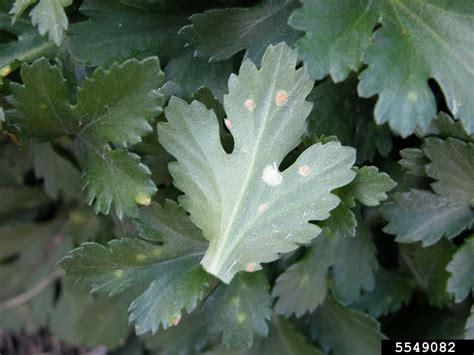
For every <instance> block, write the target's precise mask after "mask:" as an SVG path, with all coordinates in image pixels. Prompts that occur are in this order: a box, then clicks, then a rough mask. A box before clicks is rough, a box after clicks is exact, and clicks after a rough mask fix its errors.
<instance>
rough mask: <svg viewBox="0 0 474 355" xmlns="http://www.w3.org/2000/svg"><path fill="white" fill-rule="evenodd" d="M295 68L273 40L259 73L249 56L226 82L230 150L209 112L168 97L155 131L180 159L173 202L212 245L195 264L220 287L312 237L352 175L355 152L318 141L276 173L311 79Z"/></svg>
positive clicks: (293, 138) (294, 140) (302, 113)
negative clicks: (180, 193)
mask: <svg viewBox="0 0 474 355" xmlns="http://www.w3.org/2000/svg"><path fill="white" fill-rule="evenodd" d="M295 65H296V56H295V54H294V52H292V51H291V50H290V49H289V48H288V47H287V46H286V45H284V44H279V45H277V46H270V47H269V49H268V50H267V52H266V53H265V55H264V57H263V60H262V66H261V69H260V70H258V69H257V68H256V67H255V66H254V64H253V63H251V62H250V61H248V60H247V61H245V62H244V63H243V65H242V67H241V69H240V73H239V76H231V78H230V80H229V94H228V95H226V96H225V98H224V107H225V110H226V113H227V116H228V118H227V120H226V121H225V122H226V125H227V127H230V128H229V129H230V132H231V133H232V135H233V137H234V142H235V146H234V150H233V152H232V153H231V154H227V153H226V152H225V151H224V149H223V147H222V145H221V142H220V137H219V125H218V122H217V120H216V116H215V114H214V113H213V112H211V111H208V110H207V109H206V108H205V107H204V106H203V105H202V104H201V103H199V102H196V101H195V102H193V103H192V104H191V105H188V104H186V103H185V102H184V101H182V100H179V99H177V98H172V99H171V101H170V104H169V106H168V107H167V109H166V112H165V113H166V117H167V120H168V122H167V123H159V125H158V135H159V140H160V142H161V144H162V145H163V146H164V147H165V148H166V149H167V150H168V151H169V152H170V153H171V154H172V155H173V156H174V157H175V158H176V159H177V160H178V162H177V163H171V164H170V172H171V174H172V176H173V178H174V183H175V185H176V187H178V188H179V189H180V190H182V191H183V192H184V193H185V195H184V196H183V197H182V198H181V199H180V203H181V204H182V205H183V206H184V208H185V209H186V210H187V211H188V212H189V213H190V214H191V218H192V220H193V222H194V223H195V224H196V225H197V226H198V227H199V228H201V229H202V230H203V234H204V237H205V238H206V239H208V240H209V241H210V245H209V248H208V250H207V252H206V254H205V256H204V258H203V260H202V261H201V263H202V265H203V266H204V268H205V269H206V270H207V271H208V272H210V273H211V274H213V275H215V276H217V277H218V278H220V279H221V280H222V281H224V282H226V283H229V282H230V281H231V280H232V278H233V276H234V275H235V274H236V273H237V272H238V271H241V270H247V271H256V270H258V269H260V268H261V266H260V263H262V262H270V261H273V260H275V259H277V258H278V254H279V253H284V252H289V251H291V250H294V249H295V248H297V244H298V243H307V242H309V240H311V239H312V238H314V237H315V236H316V235H317V234H318V233H319V230H320V229H319V227H317V226H315V225H314V224H310V223H308V222H309V221H313V220H324V219H326V218H327V217H329V211H330V210H332V209H334V208H335V207H336V206H337V205H338V203H339V199H338V198H337V197H336V196H335V195H333V194H331V191H332V190H334V189H336V188H338V187H340V186H344V185H346V184H348V183H349V182H350V181H351V180H352V179H353V178H354V175H355V173H354V172H353V171H352V170H351V167H352V165H353V163H354V160H355V154H354V150H353V149H352V148H348V147H342V146H341V145H340V144H339V143H337V142H330V143H327V144H316V145H314V146H312V147H310V148H309V149H307V150H306V151H305V152H303V154H302V155H301V156H300V157H299V158H298V159H297V160H296V162H295V163H294V164H293V165H292V166H291V167H290V168H288V169H286V170H285V171H284V172H282V173H281V172H280V171H279V169H278V166H279V165H280V163H281V161H282V160H283V158H284V157H285V156H286V155H287V154H288V153H289V152H290V151H291V150H292V149H293V148H294V147H296V146H297V145H298V143H299V141H300V138H301V136H302V134H303V133H304V131H305V118H306V116H307V115H308V113H309V111H310V108H311V107H310V106H311V105H310V104H309V103H307V102H305V101H304V99H305V97H306V95H307V94H308V93H309V91H310V90H311V87H312V85H313V82H312V81H311V80H310V79H309V78H307V77H306V76H305V75H304V74H303V72H302V70H301V69H299V70H295V69H294V67H295ZM283 132H284V133H283ZM183 140H186V142H187V143H186V144H185V145H184V144H183V143H182V142H183ZM283 217H284V218H283Z"/></svg>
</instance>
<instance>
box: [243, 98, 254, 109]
mask: <svg viewBox="0 0 474 355" xmlns="http://www.w3.org/2000/svg"><path fill="white" fill-rule="evenodd" d="M244 105H245V107H246V108H247V110H249V111H250V112H253V110H254V109H255V101H254V99H247V100H245V104H244Z"/></svg>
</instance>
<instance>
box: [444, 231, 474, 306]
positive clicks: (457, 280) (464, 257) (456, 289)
mask: <svg viewBox="0 0 474 355" xmlns="http://www.w3.org/2000/svg"><path fill="white" fill-rule="evenodd" d="M446 270H447V271H448V272H450V273H451V276H450V277H449V279H448V292H449V293H451V294H453V295H454V296H455V299H456V302H461V301H462V300H464V299H465V298H466V297H467V296H468V295H469V294H470V293H471V290H472V289H473V288H474V272H473V271H474V239H473V238H468V239H466V240H465V241H464V244H463V245H462V246H461V247H460V248H459V250H457V251H456V253H455V254H454V256H453V259H452V260H451V261H450V262H449V264H448V266H447V267H446Z"/></svg>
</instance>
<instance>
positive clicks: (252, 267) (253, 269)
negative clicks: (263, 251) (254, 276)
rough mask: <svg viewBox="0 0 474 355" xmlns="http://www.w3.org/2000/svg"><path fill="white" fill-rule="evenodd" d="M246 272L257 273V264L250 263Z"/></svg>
mask: <svg viewBox="0 0 474 355" xmlns="http://www.w3.org/2000/svg"><path fill="white" fill-rule="evenodd" d="M245 270H247V272H255V271H256V270H257V264H255V263H248V264H247V266H246V267H245Z"/></svg>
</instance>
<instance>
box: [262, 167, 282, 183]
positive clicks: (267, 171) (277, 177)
mask: <svg viewBox="0 0 474 355" xmlns="http://www.w3.org/2000/svg"><path fill="white" fill-rule="evenodd" d="M262 180H263V181H264V182H265V183H266V184H268V185H270V186H278V185H280V184H281V182H282V181H283V175H281V173H280V171H279V170H278V166H277V165H276V163H273V164H271V165H267V166H266V167H265V168H264V169H263V171H262Z"/></svg>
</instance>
